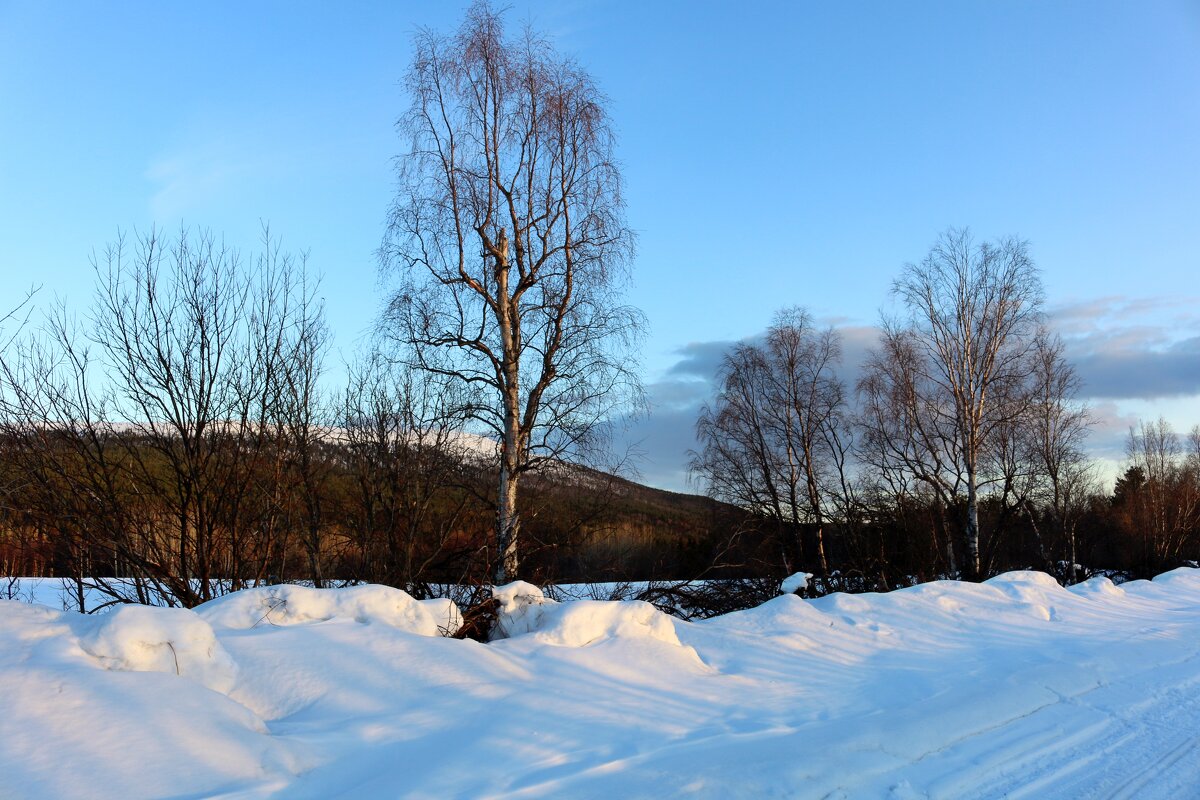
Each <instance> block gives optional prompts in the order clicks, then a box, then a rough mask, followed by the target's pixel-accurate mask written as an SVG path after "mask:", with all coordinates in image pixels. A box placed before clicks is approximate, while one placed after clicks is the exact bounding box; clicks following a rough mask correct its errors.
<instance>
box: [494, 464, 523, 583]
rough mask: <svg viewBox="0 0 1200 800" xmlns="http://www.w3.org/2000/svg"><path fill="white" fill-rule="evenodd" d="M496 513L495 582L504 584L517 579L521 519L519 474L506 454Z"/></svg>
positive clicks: (501, 471)
mask: <svg viewBox="0 0 1200 800" xmlns="http://www.w3.org/2000/svg"><path fill="white" fill-rule="evenodd" d="M497 505H498V508H497V513H496V545H497V551H498V553H497V555H498V558H497V561H496V570H495V576H494V579H495V584H496V585H497V586H502V585H504V584H506V583H508V582H509V581H514V580H516V579H517V570H518V566H519V564H518V561H517V539H518V535H519V534H520V530H521V520H520V517H518V516H517V475H516V473H515V472H514V471H513V470H512V468H511V467H510V464H509V458H508V457H507V456H505V457H504V458H503V459H502V462H501V465H500V491H499V495H498V503H497Z"/></svg>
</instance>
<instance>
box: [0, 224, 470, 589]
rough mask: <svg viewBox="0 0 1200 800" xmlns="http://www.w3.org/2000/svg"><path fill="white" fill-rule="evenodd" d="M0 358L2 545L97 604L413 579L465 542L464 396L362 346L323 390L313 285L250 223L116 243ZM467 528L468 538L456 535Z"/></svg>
mask: <svg viewBox="0 0 1200 800" xmlns="http://www.w3.org/2000/svg"><path fill="white" fill-rule="evenodd" d="M94 267H95V272H96V278H97V281H96V286H97V288H96V292H95V294H94V297H93V302H92V305H91V308H90V310H89V312H88V313H87V314H86V316H84V317H83V318H81V319H78V318H74V317H72V316H70V315H68V314H67V313H66V312H65V311H64V310H62V309H59V310H57V311H55V312H53V313H51V314H50V315H49V317H48V319H47V321H46V323H45V325H44V326H43V327H41V328H40V329H35V330H31V331H28V332H27V335H25V336H23V337H22V338H19V339H17V340H15V341H14V343H13V345H12V346H11V347H10V348H9V349H8V352H7V353H6V354H5V357H4V359H3V374H2V380H3V383H2V388H3V398H2V399H3V404H2V406H0V410H2V411H3V415H2V417H0V468H2V469H3V471H4V478H5V480H4V481H3V492H2V495H3V497H2V501H3V502H2V510H3V512H4V513H3V517H4V530H3V533H0V545H3V546H2V547H0V549H3V551H4V553H5V554H6V558H7V559H9V560H12V561H14V562H16V561H17V560H18V556H21V557H22V558H23V563H21V564H19V565H18V564H17V563H13V564H12V565H11V567H10V568H11V569H13V570H14V571H17V570H18V568H20V571H23V572H25V573H26V574H47V573H49V574H58V575H64V574H66V575H68V576H73V577H74V578H75V579H76V581H77V584H78V586H79V587H80V592H81V593H82V584H83V582H84V580H85V579H86V580H87V581H88V582H89V583H91V584H93V585H94V587H95V588H99V589H100V590H101V591H102V592H103V593H104V594H106V595H108V596H109V597H110V598H111V599H113V600H136V601H139V602H160V603H161V602H165V603H171V604H176V603H178V604H182V605H195V604H197V603H200V602H203V601H205V600H207V599H209V598H211V597H212V596H213V595H214V594H217V593H221V592H223V591H228V590H234V589H238V588H241V587H242V586H245V585H249V584H254V583H259V582H264V581H269V580H280V579H292V578H297V577H303V578H305V579H308V580H311V581H312V582H313V583H314V584H315V585H317V586H321V585H323V584H324V583H325V581H326V580H328V579H329V578H330V577H334V578H337V579H343V580H344V579H368V580H387V581H389V582H393V583H399V584H405V583H408V582H413V581H417V580H420V579H421V578H422V576H424V575H425V574H426V573H428V572H429V571H430V570H431V569H432V568H434V567H436V566H438V565H439V562H438V559H439V558H441V557H443V556H446V555H447V552H448V547H449V539H450V536H451V532H457V533H459V534H463V533H464V531H466V530H467V529H468V528H469V526H468V525H460V524H459V523H460V522H461V521H462V518H463V514H462V508H461V506H462V505H463V503H462V501H461V500H460V501H459V502H458V506H457V507H455V506H454V505H453V502H448V501H447V499H446V498H447V496H448V495H449V494H451V493H452V492H453V487H455V486H461V485H463V484H464V481H463V480H462V475H461V473H462V472H463V471H464V470H465V469H467V468H468V466H469V465H470V464H471V462H470V460H469V459H466V458H463V457H462V456H461V453H459V452H458V450H456V448H461V442H459V441H458V440H456V439H455V438H454V437H455V436H460V435H461V431H462V419H463V418H462V413H463V412H462V408H463V406H462V404H461V403H458V402H456V400H455V398H454V396H453V395H452V393H451V391H450V390H449V389H448V388H447V387H445V386H444V385H442V384H438V383H436V382H428V381H420V380H416V379H414V377H413V376H412V375H411V374H409V373H407V372H406V371H405V370H403V369H401V368H398V367H396V366H395V365H394V364H392V363H390V362H389V361H388V360H387V359H386V358H384V357H383V356H382V355H380V354H375V355H374V356H372V357H370V358H369V359H368V360H367V361H365V362H364V363H363V364H361V365H359V366H358V367H356V368H355V369H353V370H351V378H350V380H349V382H348V385H347V386H346V388H345V389H344V390H342V391H340V392H331V391H329V390H327V389H326V388H325V382H323V381H322V375H323V372H324V370H325V366H326V365H325V362H326V358H327V354H328V349H329V347H328V345H329V331H328V328H327V326H326V323H325V320H324V314H323V308H322V304H321V302H320V301H319V300H318V296H317V285H316V283H315V281H314V280H313V279H312V278H311V276H310V275H309V274H308V271H307V269H306V265H305V263H304V259H302V258H294V257H292V256H291V255H289V254H287V253H285V252H283V251H282V250H281V248H280V247H279V244H278V242H276V241H274V240H273V239H271V237H270V235H269V233H264V238H263V246H262V248H261V250H260V251H259V252H258V253H257V254H256V255H254V256H252V257H251V256H245V255H243V254H242V253H240V252H238V251H237V250H235V249H233V248H230V247H226V246H224V245H222V244H221V243H220V242H218V241H217V240H216V239H215V238H214V237H213V236H211V235H210V234H207V233H205V232H193V231H187V230H182V231H180V232H179V233H178V235H176V236H174V237H164V236H163V235H161V234H160V233H158V232H151V233H150V234H148V235H145V236H142V237H138V238H137V239H136V240H134V241H127V240H125V239H122V240H119V241H118V242H116V243H115V244H114V245H112V246H111V247H109V248H108V249H107V250H106V251H105V252H104V253H103V255H101V256H100V257H98V258H97V259H96V260H95V263H94ZM468 538H469V537H468Z"/></svg>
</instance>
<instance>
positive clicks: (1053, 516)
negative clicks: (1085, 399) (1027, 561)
mask: <svg viewBox="0 0 1200 800" xmlns="http://www.w3.org/2000/svg"><path fill="white" fill-rule="evenodd" d="M1063 349H1064V348H1063V343H1062V340H1061V339H1060V338H1059V337H1058V336H1055V335H1052V334H1050V333H1049V332H1046V331H1042V332H1041V333H1040V334H1039V335H1038V337H1037V340H1036V343H1035V348H1034V351H1033V353H1032V361H1031V364H1032V367H1033V369H1032V386H1031V393H1030V402H1029V403H1028V404H1027V407H1026V414H1025V420H1024V421H1025V422H1026V426H1027V428H1028V431H1029V434H1028V436H1027V441H1028V442H1029V447H1028V451H1027V452H1028V458H1029V460H1030V461H1031V462H1032V472H1033V475H1034V479H1033V480H1034V488H1033V492H1032V495H1033V496H1032V497H1031V498H1030V501H1029V502H1028V503H1027V504H1026V509H1027V510H1028V512H1029V517H1030V520H1031V521H1032V522H1033V524H1034V526H1035V532H1037V533H1038V538H1039V541H1040V540H1041V532H1040V531H1039V530H1038V529H1037V519H1036V515H1035V513H1034V505H1035V503H1036V505H1037V506H1040V507H1041V508H1042V509H1044V511H1045V514H1046V517H1047V518H1048V520H1049V522H1050V524H1051V526H1052V528H1053V532H1054V533H1055V535H1056V537H1057V538H1058V539H1059V540H1060V541H1062V542H1063V543H1064V545H1065V553H1064V555H1065V557H1066V561H1067V573H1066V577H1067V579H1068V580H1069V581H1070V582H1071V583H1075V582H1076V580H1077V578H1078V576H1077V574H1076V571H1077V568H1078V553H1077V552H1076V527H1077V525H1078V523H1079V519H1080V517H1081V516H1082V515H1083V512H1084V511H1085V510H1086V507H1087V501H1088V498H1090V497H1091V496H1092V495H1093V494H1094V493H1095V492H1096V489H1097V486H1096V483H1097V481H1096V479H1095V475H1094V474H1093V470H1092V466H1091V464H1090V463H1089V461H1088V459H1087V456H1086V453H1085V452H1084V449H1083V448H1084V442H1085V440H1086V439H1087V436H1088V433H1089V431H1090V426H1091V418H1090V416H1089V414H1088V410H1087V407H1086V406H1083V405H1082V404H1080V403H1079V402H1078V400H1077V396H1078V394H1079V390H1080V386H1081V383H1080V380H1079V376H1078V375H1077V374H1076V372H1075V368H1074V367H1072V366H1071V364H1070V363H1069V362H1068V361H1067V360H1066V358H1065V356H1064V355H1063Z"/></svg>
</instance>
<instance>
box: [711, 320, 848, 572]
mask: <svg viewBox="0 0 1200 800" xmlns="http://www.w3.org/2000/svg"><path fill="white" fill-rule="evenodd" d="M840 358H841V345H840V341H839V339H838V336H837V333H836V331H834V330H833V329H825V330H817V329H816V327H815V326H814V325H813V322H812V319H811V317H810V316H809V315H808V314H807V312H805V311H803V310H802V309H798V308H791V309H786V310H784V311H781V312H780V313H778V314H777V315H776V316H775V320H774V322H773V323H772V325H771V327H770V328H769V329H768V331H767V336H766V340H765V342H763V343H762V344H757V343H742V344H739V345H737V346H736V347H734V349H733V350H732V351H730V353H729V354H727V355H726V357H725V359H724V361H723V363H722V366H721V371H720V374H719V376H718V378H719V381H720V387H721V388H720V390H719V392H718V395H717V398H716V401H715V402H714V404H713V405H712V406H707V407H705V408H704V409H703V410H702V412H701V416H700V419H699V421H698V422H697V426H696V431H697V436H698V438H699V440H700V442H701V445H702V447H701V450H700V452H698V453H696V454H695V455H694V456H693V458H692V462H691V469H692V472H693V474H694V475H696V476H698V477H699V478H700V479H701V480H702V481H703V482H704V484H705V486H706V489H707V491H708V493H709V494H710V495H712V496H714V497H717V498H719V499H722V500H725V501H727V502H732V503H734V504H736V505H740V506H742V507H744V508H749V509H751V510H753V511H755V512H756V513H759V514H763V515H764V516H766V517H768V518H769V519H772V520H774V521H775V524H776V528H777V535H778V537H779V539H780V545H781V550H782V554H783V561H784V565H785V567H786V568H787V569H788V570H789V571H790V570H795V569H798V568H799V567H800V563H799V562H800V561H801V559H802V558H803V552H804V547H803V542H802V538H801V530H802V528H801V525H802V524H806V525H810V526H812V530H813V541H814V545H815V553H814V558H813V561H814V563H815V565H816V568H817V569H818V570H820V572H821V573H825V572H827V571H828V566H829V565H828V561H827V558H826V555H825V542H824V526H825V522H826V520H827V518H828V515H829V511H828V509H829V507H830V499H829V495H830V494H836V493H837V492H839V491H845V490H847V483H846V473H845V469H844V467H845V461H846V453H847V448H846V446H845V440H846V437H847V429H848V425H847V424H846V421H845V419H844V410H845V391H844V389H843V387H842V383H841V381H840V380H838V378H837V376H836V374H835V372H834V371H835V369H836V368H837V365H838V363H839V361H840ZM835 505H837V504H835ZM840 505H844V502H843V503H842V504H840Z"/></svg>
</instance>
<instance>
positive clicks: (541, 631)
mask: <svg viewBox="0 0 1200 800" xmlns="http://www.w3.org/2000/svg"><path fill="white" fill-rule="evenodd" d="M492 596H493V597H494V598H495V599H496V600H497V601H498V602H499V603H500V608H499V609H498V618H497V620H496V626H495V628H494V629H493V631H492V638H493V639H503V638H511V637H513V636H522V635H525V634H533V635H534V636H535V637H536V638H537V640H538V641H540V642H542V643H544V644H551V645H559V646H562V647H584V646H586V645H589V644H594V643H596V642H599V641H602V640H604V639H612V638H629V639H639V638H640V639H655V640H658V641H661V642H666V643H667V644H671V645H674V646H676V647H682V644H681V643H680V641H679V636H678V634H677V633H676V632H675V623H674V622H673V621H672V620H671V618H670V617H669V616H667V615H666V614H664V613H663V612H661V611H659V610H658V609H657V608H655V607H654V606H653V605H651V604H650V603H647V602H644V601H642V600H621V601H617V600H571V601H569V602H566V603H559V602H557V601H554V600H550V599H548V598H547V597H546V596H545V595H543V594H542V590H541V589H539V588H538V587H536V586H534V585H533V584H531V583H526V582H524V581H516V582H514V583H510V584H507V585H505V586H498V587H496V588H495V589H493V590H492Z"/></svg>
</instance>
